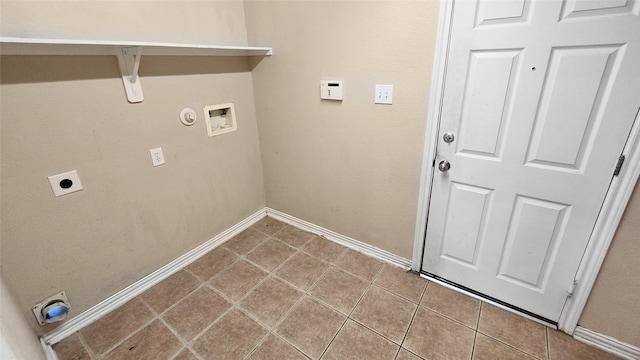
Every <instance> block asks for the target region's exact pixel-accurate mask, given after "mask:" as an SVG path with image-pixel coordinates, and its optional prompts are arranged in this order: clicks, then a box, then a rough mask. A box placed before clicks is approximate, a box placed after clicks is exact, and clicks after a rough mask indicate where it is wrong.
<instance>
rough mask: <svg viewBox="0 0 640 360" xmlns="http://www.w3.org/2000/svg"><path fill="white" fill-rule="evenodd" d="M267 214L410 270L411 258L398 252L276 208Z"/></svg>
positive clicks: (268, 209)
mask: <svg viewBox="0 0 640 360" xmlns="http://www.w3.org/2000/svg"><path fill="white" fill-rule="evenodd" d="M267 215H268V216H270V217H272V218H274V219H276V220H280V221H282V222H285V223H287V224H290V225H292V226H295V227H297V228H299V229H302V230H306V231H309V232H312V233H314V234H318V235H321V236H323V237H324V238H326V239H327V240H331V241H333V242H335V243H338V244H340V245H342V246H345V247H348V248H350V249H352V250H355V251H358V252H361V253H363V254H366V255H369V256H371V257H374V258H377V259H380V260H382V261H384V262H386V263H389V264H392V265H395V266H398V267H401V268H404V269H406V270H408V269H409V268H411V260H409V259H405V258H403V257H402V256H398V255H396V254H393V253H390V252H388V251H386V250H382V249H379V248H377V247H375V246H372V245H369V244H366V243H364V242H362V241H358V240H356V239H352V238H350V237H348V236H345V235H342V234H338V233H336V232H334V231H331V230H329V229H326V228H323V227H322V226H318V225H316V224H312V223H310V222H308V221H304V220H302V219H299V218H297V217H295V216H291V215H289V214H285V213H283V212H281V211H278V210H274V209H271V208H267Z"/></svg>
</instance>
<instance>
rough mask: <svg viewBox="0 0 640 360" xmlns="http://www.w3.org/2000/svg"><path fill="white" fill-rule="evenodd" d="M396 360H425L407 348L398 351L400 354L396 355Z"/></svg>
mask: <svg viewBox="0 0 640 360" xmlns="http://www.w3.org/2000/svg"><path fill="white" fill-rule="evenodd" d="M396 360H423V359H422V358H421V357H419V356H418V355H416V354H413V353H411V352H409V351H408V350H407V349H402V348H401V349H400V351H399V352H398V356H396Z"/></svg>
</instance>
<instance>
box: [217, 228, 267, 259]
mask: <svg viewBox="0 0 640 360" xmlns="http://www.w3.org/2000/svg"><path fill="white" fill-rule="evenodd" d="M267 238H269V236H268V235H267V234H265V233H262V232H260V231H257V230H254V229H251V228H249V229H247V230H245V231H243V232H241V233H240V234H238V235H236V236H234V237H233V238H231V239H230V240H229V241H227V242H225V243H224V244H222V246H223V247H224V248H225V249H227V250H231V251H233V252H235V253H236V254H239V255H244V254H246V253H248V252H249V251H251V250H253V249H254V248H255V247H256V246H258V245H259V244H260V243H261V242H263V241H265V240H266V239H267Z"/></svg>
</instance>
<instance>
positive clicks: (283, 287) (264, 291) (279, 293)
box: [239, 277, 304, 327]
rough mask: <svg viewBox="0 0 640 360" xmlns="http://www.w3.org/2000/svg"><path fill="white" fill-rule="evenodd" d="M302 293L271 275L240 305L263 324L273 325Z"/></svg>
mask: <svg viewBox="0 0 640 360" xmlns="http://www.w3.org/2000/svg"><path fill="white" fill-rule="evenodd" d="M302 295H304V294H303V293H302V292H300V291H299V290H297V289H295V288H293V287H291V286H289V285H287V284H285V283H284V282H282V281H280V280H277V279H275V278H272V277H270V278H268V279H266V280H265V281H263V282H262V283H261V284H260V285H259V286H258V287H257V288H255V289H253V291H251V293H250V294H248V295H247V296H246V297H245V298H244V299H243V300H242V301H241V302H240V304H239V305H240V307H242V308H243V309H245V310H247V311H248V312H249V313H251V314H252V315H253V316H255V317H256V318H258V319H259V320H260V321H261V322H262V323H263V324H265V325H267V326H269V327H273V326H274V325H275V324H276V323H277V322H278V320H280V319H281V318H282V316H284V314H285V313H286V312H287V311H289V309H291V307H293V305H295V303H296V302H297V301H298V300H299V299H300V297H302Z"/></svg>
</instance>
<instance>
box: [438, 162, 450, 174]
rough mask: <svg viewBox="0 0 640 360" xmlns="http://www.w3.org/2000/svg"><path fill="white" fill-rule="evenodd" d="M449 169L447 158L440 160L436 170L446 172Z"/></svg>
mask: <svg viewBox="0 0 640 360" xmlns="http://www.w3.org/2000/svg"><path fill="white" fill-rule="evenodd" d="M449 169H451V163H449V162H448V161H447V160H442V161H440V163H439V164H438V170H440V171H442V172H447V171H449Z"/></svg>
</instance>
